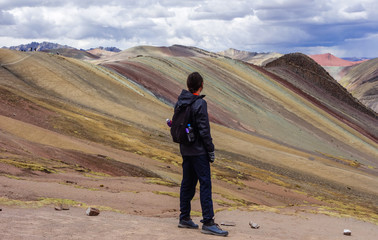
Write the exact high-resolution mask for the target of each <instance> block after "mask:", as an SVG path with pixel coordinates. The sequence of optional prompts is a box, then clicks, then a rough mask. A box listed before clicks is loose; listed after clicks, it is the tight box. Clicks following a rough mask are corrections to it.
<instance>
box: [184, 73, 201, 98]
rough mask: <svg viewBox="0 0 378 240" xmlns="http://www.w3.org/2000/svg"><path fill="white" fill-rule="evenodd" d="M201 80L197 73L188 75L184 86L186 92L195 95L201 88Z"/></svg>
mask: <svg viewBox="0 0 378 240" xmlns="http://www.w3.org/2000/svg"><path fill="white" fill-rule="evenodd" d="M202 84H203V78H202V76H201V75H200V74H199V73H198V72H193V73H191V74H189V76H188V79H187V80H186V85H187V86H188V90H189V91H190V92H191V93H195V92H197V91H198V89H200V87H202Z"/></svg>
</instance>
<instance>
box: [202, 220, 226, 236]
mask: <svg viewBox="0 0 378 240" xmlns="http://www.w3.org/2000/svg"><path fill="white" fill-rule="evenodd" d="M201 232H202V233H204V234H211V235H216V236H223V237H226V236H227V235H228V232H227V231H223V230H222V229H221V228H220V227H219V225H218V224H216V223H214V220H211V222H210V223H208V224H203V225H202V231H201Z"/></svg>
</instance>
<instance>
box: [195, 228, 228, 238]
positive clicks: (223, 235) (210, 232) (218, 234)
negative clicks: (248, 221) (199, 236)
mask: <svg viewBox="0 0 378 240" xmlns="http://www.w3.org/2000/svg"><path fill="white" fill-rule="evenodd" d="M201 233H204V234H210V235H215V236H222V237H227V236H228V232H227V233H224V234H220V233H215V232H212V231H208V230H203V229H202V230H201Z"/></svg>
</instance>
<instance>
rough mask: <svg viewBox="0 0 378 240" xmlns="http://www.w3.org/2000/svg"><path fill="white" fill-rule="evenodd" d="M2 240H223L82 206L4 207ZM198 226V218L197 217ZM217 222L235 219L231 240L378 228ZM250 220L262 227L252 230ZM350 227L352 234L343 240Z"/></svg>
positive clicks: (272, 218) (348, 222) (298, 217)
mask: <svg viewBox="0 0 378 240" xmlns="http://www.w3.org/2000/svg"><path fill="white" fill-rule="evenodd" d="M0 207H1V208H2V211H1V212H0V216H1V217H0V231H1V239H7V240H13V239H30V240H33V239H38V240H40V239H81V240H85V239H172V240H173V239H181V240H186V239H219V237H215V236H208V235H204V234H201V232H200V230H189V229H179V228H177V219H176V218H154V217H143V216H135V215H126V214H120V213H114V212H101V213H100V215H99V216H96V217H88V216H86V214H85V209H83V208H71V209H70V210H68V211H55V210H54V209H53V208H52V207H44V208H39V209H23V208H14V207H12V208H9V207H4V206H0ZM194 221H195V222H197V223H199V218H194ZM216 221H217V222H218V223H221V222H222V221H232V222H234V223H236V226H227V227H226V226H222V228H223V229H224V230H228V231H229V233H230V234H229V237H228V238H229V239H254V240H263V239H264V240H265V239H270V240H278V239H293V240H303V239H311V240H314V239H321V240H328V239H329V240H331V239H332V240H335V239H364V240H373V239H376V236H377V235H378V227H377V226H376V225H374V224H371V223H366V222H361V221H358V220H355V219H345V218H335V217H330V216H325V215H321V214H309V213H298V214H295V215H284V214H276V213H270V212H241V211H224V212H220V213H217V215H216ZM249 221H254V222H256V223H258V224H259V225H260V226H261V227H260V228H259V229H252V228H250V227H249V224H248V223H249ZM344 229H350V230H351V231H352V236H351V237H348V236H344V235H343V231H344Z"/></svg>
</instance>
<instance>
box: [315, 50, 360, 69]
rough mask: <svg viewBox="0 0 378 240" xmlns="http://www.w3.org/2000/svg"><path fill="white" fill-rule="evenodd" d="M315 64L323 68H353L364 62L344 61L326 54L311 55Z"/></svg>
mask: <svg viewBox="0 0 378 240" xmlns="http://www.w3.org/2000/svg"><path fill="white" fill-rule="evenodd" d="M309 57H310V58H312V59H313V60H314V61H315V62H317V63H318V64H319V65H321V66H335V67H346V66H353V65H356V64H359V63H361V62H364V61H358V62H352V61H348V60H344V59H341V58H338V57H335V56H334V55H332V54H330V53H325V54H316V55H309Z"/></svg>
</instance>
